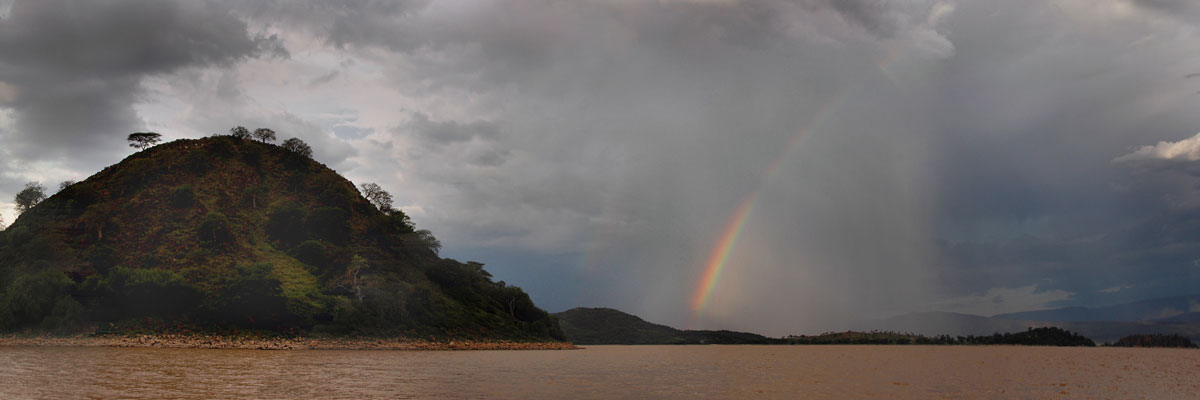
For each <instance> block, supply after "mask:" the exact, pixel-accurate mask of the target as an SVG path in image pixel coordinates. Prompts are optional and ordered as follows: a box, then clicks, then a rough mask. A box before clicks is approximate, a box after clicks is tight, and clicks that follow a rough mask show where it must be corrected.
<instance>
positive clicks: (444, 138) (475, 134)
mask: <svg viewBox="0 0 1200 400" xmlns="http://www.w3.org/2000/svg"><path fill="white" fill-rule="evenodd" d="M407 129H411V130H412V131H413V132H415V133H416V134H417V135H419V136H420V137H421V138H422V139H424V140H427V141H429V142H431V143H436V144H450V143H454V142H465V141H470V140H472V139H480V140H492V139H494V138H495V137H496V136H498V135H499V134H500V127H499V126H497V125H496V124H494V123H491V122H487V121H473V122H467V123H460V122H457V121H432V120H430V119H429V116H428V115H425V114H422V113H413V115H412V122H410V123H409V124H408V126H407Z"/></svg>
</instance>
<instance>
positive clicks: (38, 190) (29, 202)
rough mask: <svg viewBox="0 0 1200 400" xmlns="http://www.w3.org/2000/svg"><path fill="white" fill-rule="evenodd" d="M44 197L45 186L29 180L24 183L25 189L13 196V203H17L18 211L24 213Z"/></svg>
mask: <svg viewBox="0 0 1200 400" xmlns="http://www.w3.org/2000/svg"><path fill="white" fill-rule="evenodd" d="M45 199H46V188H45V187H44V186H42V184H41V183H38V182H29V183H26V184H25V189H23V190H21V191H20V192H19V193H17V195H16V197H13V203H16V204H17V212H18V213H25V212H26V211H29V209H31V208H33V207H34V206H36V205H38V203H41V202H42V200H45Z"/></svg>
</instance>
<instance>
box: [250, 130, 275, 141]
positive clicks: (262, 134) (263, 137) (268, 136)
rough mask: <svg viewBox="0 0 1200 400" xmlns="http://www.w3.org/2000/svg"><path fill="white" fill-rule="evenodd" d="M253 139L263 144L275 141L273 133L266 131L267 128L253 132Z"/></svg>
mask: <svg viewBox="0 0 1200 400" xmlns="http://www.w3.org/2000/svg"><path fill="white" fill-rule="evenodd" d="M254 138H255V139H258V140H259V141H260V142H263V143H266V142H274V141H275V131H273V130H270V129H267V128H258V129H255V130H254Z"/></svg>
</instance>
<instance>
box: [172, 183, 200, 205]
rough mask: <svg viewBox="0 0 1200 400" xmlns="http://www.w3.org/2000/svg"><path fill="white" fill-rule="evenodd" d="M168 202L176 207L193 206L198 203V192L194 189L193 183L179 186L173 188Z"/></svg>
mask: <svg viewBox="0 0 1200 400" xmlns="http://www.w3.org/2000/svg"><path fill="white" fill-rule="evenodd" d="M168 203H169V204H170V205H171V207H175V208H186V207H191V206H192V204H195V203H196V192H195V190H193V189H192V185H181V186H177V187H176V188H174V189H172V190H171V196H170V197H169V198H168Z"/></svg>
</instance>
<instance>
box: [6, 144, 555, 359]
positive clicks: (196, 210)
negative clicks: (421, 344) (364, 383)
mask: <svg viewBox="0 0 1200 400" xmlns="http://www.w3.org/2000/svg"><path fill="white" fill-rule="evenodd" d="M439 247H440V244H438V243H437V242H436V239H434V238H433V237H432V235H431V234H429V232H428V231H421V230H415V229H414V227H413V226H412V224H411V222H409V220H408V217H407V216H405V215H404V214H403V213H402V212H400V211H398V210H397V211H390V212H384V211H381V210H379V209H378V208H376V206H373V205H372V203H370V202H368V201H367V200H366V199H365V198H364V197H363V196H362V195H360V194H359V192H358V190H357V189H356V188H355V187H354V185H353V184H352V183H350V182H349V181H347V180H346V179H345V178H343V177H341V176H340V175H338V174H337V173H336V172H334V171H333V170H331V169H329V168H328V167H326V166H324V165H322V164H320V163H317V162H315V161H313V160H311V159H309V158H308V157H306V156H304V155H301V154H299V153H294V152H291V151H288V150H285V149H284V148H282V147H279V146H276V145H273V144H267V143H261V142H256V141H252V140H248V139H241V138H236V137H232V136H215V137H210V138H204V139H198V140H178V141H174V142H171V143H166V144H162V145H159V146H156V147H152V148H150V149H148V150H145V151H142V152H139V153H137V154H134V155H132V156H129V157H128V158H126V159H125V160H123V161H121V162H120V163H118V164H116V165H113V166H110V167H108V168H105V169H104V170H103V171H100V172H99V173H97V174H95V175H93V176H92V177H90V178H88V179H87V180H85V181H82V182H78V183H75V184H72V185H70V186H68V187H66V188H64V189H63V190H61V191H60V192H59V193H57V194H55V195H53V196H50V197H49V198H47V199H46V200H44V201H42V202H41V203H39V204H38V205H36V206H35V207H33V208H32V209H30V210H28V211H26V212H24V213H23V214H22V215H21V216H20V217H19V218H18V219H17V220H16V221H14V223H13V224H12V226H10V227H9V228H8V229H7V230H5V231H3V232H2V233H0V331H4V330H6V331H17V330H35V331H37V330H41V331H60V332H62V331H71V332H78V331H92V330H101V331H103V330H109V329H113V328H111V327H116V329H122V327H136V328H138V329H169V328H170V327H172V326H174V327H183V329H202V330H229V329H239V328H240V329H258V330H268V331H275V332H294V333H330V334H355V335H377V336H385V335H388V336H401V335H403V336H422V337H427V336H429V335H433V336H443V337H444V336H456V337H471V338H507V339H535V340H541V339H551V338H559V339H561V338H562V335H561V332H560V331H559V329H558V326H557V323H556V322H555V320H554V318H552V317H551V316H549V315H548V314H547V313H546V312H545V311H542V310H541V309H538V308H537V307H536V306H534V304H533V303H532V301H531V300H530V299H529V296H528V295H526V294H525V293H524V292H523V291H522V290H521V289H519V288H517V287H514V286H508V285H506V284H505V283H504V282H502V281H501V282H493V281H492V280H491V275H490V274H488V273H487V272H486V271H484V270H483V268H482V267H483V265H482V264H479V263H474V262H466V263H463V262H458V261H455V260H452V259H446V258H440V257H438V255H437V250H438V248H439Z"/></svg>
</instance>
